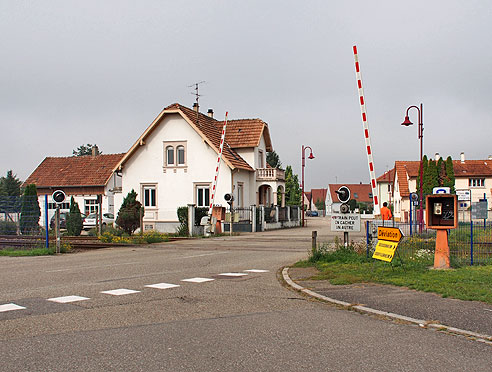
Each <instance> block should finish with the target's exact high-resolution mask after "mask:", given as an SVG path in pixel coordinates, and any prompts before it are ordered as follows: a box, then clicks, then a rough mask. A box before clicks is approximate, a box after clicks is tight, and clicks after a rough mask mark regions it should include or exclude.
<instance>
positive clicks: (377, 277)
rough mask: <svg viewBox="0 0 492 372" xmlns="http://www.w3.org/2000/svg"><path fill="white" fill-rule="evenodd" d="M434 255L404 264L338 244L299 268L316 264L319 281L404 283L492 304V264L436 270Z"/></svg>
mask: <svg viewBox="0 0 492 372" xmlns="http://www.w3.org/2000/svg"><path fill="white" fill-rule="evenodd" d="M432 259H433V257H431V256H425V255H424V256H423V257H422V256H417V255H416V257H410V258H407V259H405V261H404V265H403V266H402V265H401V263H400V261H399V260H398V257H395V259H394V260H393V261H394V262H393V267H392V266H391V265H390V264H389V263H385V262H381V261H377V260H373V259H372V258H369V259H367V258H366V255H365V253H362V252H358V250H357V249H356V248H354V247H349V248H345V247H340V246H337V247H336V249H335V250H334V251H327V250H326V249H325V250H323V249H318V250H317V252H312V254H311V257H310V258H309V260H307V261H300V262H298V263H297V264H296V265H295V266H296V267H307V266H315V267H316V268H317V269H318V270H319V271H320V273H319V274H318V275H316V276H315V277H313V278H312V279H315V280H328V281H329V282H330V283H331V284H334V285H343V284H353V283H369V282H373V283H381V284H391V285H396V286H403V287H407V288H411V289H415V290H418V291H423V292H433V293H437V294H440V295H441V296H443V297H452V298H457V299H461V300H474V301H482V302H487V303H492V291H491V290H490V289H491V288H492V266H491V265H487V266H466V267H458V268H455V269H451V270H432V269H431V268H432V264H433V261H432Z"/></svg>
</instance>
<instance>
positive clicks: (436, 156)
mask: <svg viewBox="0 0 492 372" xmlns="http://www.w3.org/2000/svg"><path fill="white" fill-rule="evenodd" d="M434 159H436V161H439V159H441V155H439V153H438V152H436V155H435V157H434Z"/></svg>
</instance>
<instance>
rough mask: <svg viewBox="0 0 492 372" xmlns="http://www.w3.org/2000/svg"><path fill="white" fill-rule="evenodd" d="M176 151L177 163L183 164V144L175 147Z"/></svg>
mask: <svg viewBox="0 0 492 372" xmlns="http://www.w3.org/2000/svg"><path fill="white" fill-rule="evenodd" d="M176 152H177V155H178V165H185V148H184V146H183V145H179V146H178V147H177V148H176Z"/></svg>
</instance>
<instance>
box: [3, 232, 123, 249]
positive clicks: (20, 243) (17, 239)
mask: <svg viewBox="0 0 492 372" xmlns="http://www.w3.org/2000/svg"><path fill="white" fill-rule="evenodd" d="M45 242H46V238H45V237H44V236H40V235H38V236H22V235H19V236H17V235H0V249H4V248H26V249H30V248H34V247H36V246H41V247H44V246H45ZM49 242H50V245H51V244H54V243H55V237H54V236H50V237H49ZM61 242H62V243H68V244H70V246H71V247H72V249H96V248H107V247H116V246H121V244H115V243H103V242H101V241H99V239H98V238H97V237H96V236H64V237H62V238H61Z"/></svg>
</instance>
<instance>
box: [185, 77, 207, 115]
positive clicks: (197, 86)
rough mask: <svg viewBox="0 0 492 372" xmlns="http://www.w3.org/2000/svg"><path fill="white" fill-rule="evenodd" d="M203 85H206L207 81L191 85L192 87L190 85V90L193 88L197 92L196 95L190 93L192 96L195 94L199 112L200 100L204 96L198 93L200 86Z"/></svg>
mask: <svg viewBox="0 0 492 372" xmlns="http://www.w3.org/2000/svg"><path fill="white" fill-rule="evenodd" d="M203 83H206V81H204V80H202V81H199V82H198V83H194V84H191V85H188V88H192V87H195V89H194V90H195V92H194V93H190V94H193V95H194V96H195V97H196V98H195V101H196V106H197V110H198V107H199V105H198V100H199V99H200V97H201V96H202V94H200V93H199V92H198V89H199V87H200V84H203Z"/></svg>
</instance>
